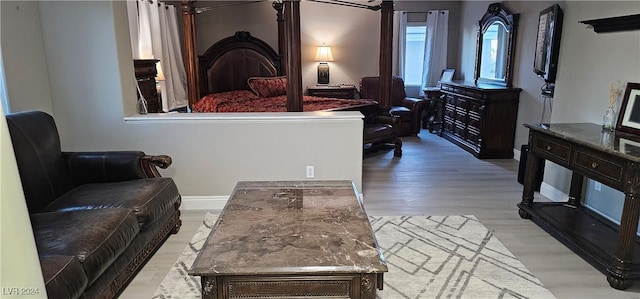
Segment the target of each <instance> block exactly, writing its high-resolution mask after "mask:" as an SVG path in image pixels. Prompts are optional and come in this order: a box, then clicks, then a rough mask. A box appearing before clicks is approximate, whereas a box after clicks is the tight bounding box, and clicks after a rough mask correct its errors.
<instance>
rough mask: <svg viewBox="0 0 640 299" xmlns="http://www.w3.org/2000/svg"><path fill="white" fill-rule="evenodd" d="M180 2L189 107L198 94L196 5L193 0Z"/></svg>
mask: <svg viewBox="0 0 640 299" xmlns="http://www.w3.org/2000/svg"><path fill="white" fill-rule="evenodd" d="M181 3H182V30H183V32H184V51H185V52H184V61H185V70H186V72H187V99H188V100H189V107H191V106H192V105H193V104H195V103H196V102H197V101H198V99H199V98H200V96H199V95H198V86H200V85H199V83H198V80H199V78H198V65H197V63H196V61H197V60H198V57H197V56H196V52H197V51H196V7H195V1H193V0H181Z"/></svg>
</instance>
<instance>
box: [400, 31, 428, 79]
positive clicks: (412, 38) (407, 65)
mask: <svg viewBox="0 0 640 299" xmlns="http://www.w3.org/2000/svg"><path fill="white" fill-rule="evenodd" d="M426 32H427V26H426V24H425V23H422V22H421V23H407V33H406V38H405V59H404V81H405V84H406V85H418V86H419V85H420V84H421V83H422V70H423V67H422V64H423V62H424V43H425V37H426Z"/></svg>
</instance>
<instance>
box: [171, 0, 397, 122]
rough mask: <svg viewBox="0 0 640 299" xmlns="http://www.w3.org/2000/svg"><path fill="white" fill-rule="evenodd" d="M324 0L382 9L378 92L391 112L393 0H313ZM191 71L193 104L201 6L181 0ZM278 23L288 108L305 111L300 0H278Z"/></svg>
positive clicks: (189, 86)
mask: <svg viewBox="0 0 640 299" xmlns="http://www.w3.org/2000/svg"><path fill="white" fill-rule="evenodd" d="M311 1H314V2H320V3H330V4H338V5H344V6H351V7H359V8H367V9H371V10H380V11H381V21H380V57H379V76H380V84H379V90H378V92H379V93H378V94H379V95H380V97H379V104H380V107H381V112H382V113H385V114H388V111H389V109H390V108H391V77H392V53H393V44H392V43H393V1H391V0H382V3H381V4H380V5H375V6H373V5H366V4H359V3H351V2H348V1H343V0H311ZM181 4H182V22H183V26H182V27H183V33H184V48H185V62H186V65H185V69H186V72H187V97H188V100H189V106H191V105H193V104H194V103H195V102H197V101H198V99H199V98H200V96H201V95H200V94H199V87H200V80H201V78H200V74H199V72H198V65H197V62H198V57H197V54H196V53H197V50H196V40H195V37H196V28H195V16H196V14H197V13H198V9H197V8H196V7H195V1H194V0H181ZM273 8H274V9H275V10H276V15H277V17H276V20H277V23H278V54H279V55H280V58H281V62H282V65H281V67H282V73H283V74H286V76H287V82H288V84H287V111H289V112H300V111H302V95H303V88H302V62H301V61H302V58H301V56H302V54H301V45H300V0H282V1H274V2H273Z"/></svg>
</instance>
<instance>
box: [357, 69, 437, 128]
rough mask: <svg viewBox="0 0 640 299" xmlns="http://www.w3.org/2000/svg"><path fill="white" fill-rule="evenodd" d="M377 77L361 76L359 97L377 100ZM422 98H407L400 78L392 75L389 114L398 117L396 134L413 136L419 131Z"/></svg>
mask: <svg viewBox="0 0 640 299" xmlns="http://www.w3.org/2000/svg"><path fill="white" fill-rule="evenodd" d="M379 81H380V79H379V77H363V78H362V79H360V98H361V99H372V100H375V101H379V97H378V82H379ZM426 103H427V102H426V101H425V100H424V99H417V98H408V97H407V94H406V92H405V90H404V81H403V80H402V78H400V77H397V76H393V78H392V82H391V110H390V111H389V113H391V115H397V116H398V117H400V128H398V136H415V135H417V134H418V133H420V123H421V120H422V119H421V117H422V111H423V110H424V108H425V105H426Z"/></svg>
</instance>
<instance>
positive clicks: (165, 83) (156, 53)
mask: <svg viewBox="0 0 640 299" xmlns="http://www.w3.org/2000/svg"><path fill="white" fill-rule="evenodd" d="M136 2H137V6H136V5H135V3H136ZM132 3H133V5H132ZM128 7H129V8H130V12H129V24H130V31H132V32H134V31H135V32H136V33H134V34H132V48H133V50H132V52H133V54H134V58H137V59H152V58H155V59H159V60H160V62H159V63H158V64H157V66H156V69H157V70H158V83H159V84H160V87H161V93H160V94H161V98H162V110H163V111H165V112H168V111H171V110H174V109H177V108H182V107H186V106H187V105H188V100H187V91H186V86H187V74H186V71H185V69H184V63H183V60H182V50H181V48H180V38H179V35H178V25H177V14H176V9H175V7H174V6H173V5H165V4H164V3H162V2H158V1H157V0H156V1H149V0H137V1H135V2H134V1H128ZM134 7H135V8H136V11H137V13H135V14H132V13H131V10H132V9H133V8H134ZM135 16H137V21H136V22H133V21H132V19H133V17H135ZM134 35H135V36H136V37H137V40H134V37H133V36H134ZM135 55H137V56H135Z"/></svg>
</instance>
